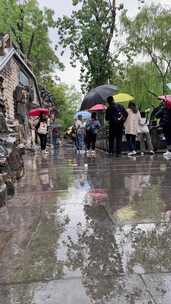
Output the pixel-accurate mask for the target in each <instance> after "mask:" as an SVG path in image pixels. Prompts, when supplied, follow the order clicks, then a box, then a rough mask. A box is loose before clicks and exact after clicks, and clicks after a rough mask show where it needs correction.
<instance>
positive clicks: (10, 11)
mask: <svg viewBox="0 0 171 304" xmlns="http://www.w3.org/2000/svg"><path fill="white" fill-rule="evenodd" d="M0 15H1V20H0V31H1V32H10V33H11V35H12V39H13V41H14V43H15V44H16V46H17V48H18V50H19V51H21V52H22V53H23V54H24V55H25V57H26V58H27V59H28V60H30V61H31V62H32V64H33V70H34V72H35V74H36V75H37V77H38V78H39V80H41V78H42V76H43V75H44V74H49V73H50V72H52V71H53V69H54V66H55V65H56V66H57V67H60V68H61V67H62V65H61V64H60V62H59V59H58V58H57V56H56V54H55V51H54V50H53V48H52V46H51V41H50V39H49V34H48V32H49V28H51V27H54V26H55V21H54V12H53V11H52V10H50V9H46V8H45V9H44V10H41V9H40V8H39V5H38V2H37V1H36V0H27V1H24V2H23V4H19V2H18V1H17V0H0Z"/></svg>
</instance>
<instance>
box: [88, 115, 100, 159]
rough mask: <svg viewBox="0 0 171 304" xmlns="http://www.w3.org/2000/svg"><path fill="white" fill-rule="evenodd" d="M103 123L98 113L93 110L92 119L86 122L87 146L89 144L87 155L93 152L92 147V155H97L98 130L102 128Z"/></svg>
mask: <svg viewBox="0 0 171 304" xmlns="http://www.w3.org/2000/svg"><path fill="white" fill-rule="evenodd" d="M100 127H101V125H100V122H99V120H98V119H97V117H96V113H95V112H93V113H92V114H91V119H90V120H88V121H87V123H86V127H85V128H86V146H87V155H90V154H91V150H90V149H92V155H95V153H96V151H95V150H96V138H97V132H98V130H99V129H100Z"/></svg>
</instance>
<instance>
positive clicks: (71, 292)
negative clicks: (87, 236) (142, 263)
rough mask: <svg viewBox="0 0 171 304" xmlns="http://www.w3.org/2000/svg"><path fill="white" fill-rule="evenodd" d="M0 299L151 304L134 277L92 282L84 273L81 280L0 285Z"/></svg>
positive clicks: (27, 303)
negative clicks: (0, 286)
mask: <svg viewBox="0 0 171 304" xmlns="http://www.w3.org/2000/svg"><path fill="white" fill-rule="evenodd" d="M87 275H88V274H87ZM0 299H2V301H3V302H2V303H3V304H11V303H12V304H18V303H22V304H45V303H46V304H61V303H65V304H71V303H73V304H74V303H80V304H82V303H83V304H91V303H103V304H127V303H130V304H132V303H135V304H155V302H154V301H153V299H152V297H151V296H150V294H149V293H148V291H147V290H146V287H145V286H144V284H143V282H142V280H141V279H140V278H139V277H138V276H129V277H119V278H117V277H115V276H113V277H106V278H104V277H103V278H101V277H96V279H94V278H91V276H90V277H87V276H86V274H85V278H83V279H82V280H81V279H80V278H74V279H67V280H57V281H56V280H54V281H50V282H44V283H41V282H39V283H32V284H28V285H25V284H20V285H14V286H3V287H2V288H1V289H0ZM11 301H12V302H11Z"/></svg>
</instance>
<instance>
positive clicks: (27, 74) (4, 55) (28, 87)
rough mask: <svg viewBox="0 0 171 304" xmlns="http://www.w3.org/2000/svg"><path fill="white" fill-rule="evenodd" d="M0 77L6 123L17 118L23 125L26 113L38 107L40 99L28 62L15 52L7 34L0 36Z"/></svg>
mask: <svg viewBox="0 0 171 304" xmlns="http://www.w3.org/2000/svg"><path fill="white" fill-rule="evenodd" d="M0 76H1V77H2V78H3V99H4V100H5V109H6V119H7V121H8V120H9V121H13V120H14V119H15V118H17V119H18V120H19V121H20V123H23V124H25V120H26V119H27V118H26V116H27V115H26V114H27V112H28V111H29V110H30V109H32V108H34V107H40V105H41V97H40V93H39V88H38V84H37V80H36V77H35V75H34V73H33V71H32V69H31V66H30V64H29V62H28V61H27V60H26V59H25V58H24V55H23V54H20V53H19V52H18V51H17V49H16V47H15V46H14V45H13V44H12V43H11V40H10V36H9V35H8V34H0Z"/></svg>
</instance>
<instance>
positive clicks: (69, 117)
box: [44, 78, 81, 129]
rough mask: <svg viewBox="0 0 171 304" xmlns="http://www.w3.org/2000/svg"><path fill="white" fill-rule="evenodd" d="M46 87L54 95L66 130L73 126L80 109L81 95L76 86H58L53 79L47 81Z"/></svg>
mask: <svg viewBox="0 0 171 304" xmlns="http://www.w3.org/2000/svg"><path fill="white" fill-rule="evenodd" d="M44 86H45V87H46V88H47V89H48V90H49V92H50V93H51V94H52V95H53V99H54V102H55V104H56V106H57V108H58V112H59V114H58V119H59V120H60V121H61V123H62V127H63V128H64V129H65V128H67V127H69V126H71V125H72V124H73V118H74V114H75V113H76V112H77V111H78V110H79V108H80V100H81V95H80V93H79V92H78V91H77V90H76V88H75V87H74V86H68V85H67V84H64V83H60V84H56V83H55V82H54V81H53V80H52V79H50V78H49V79H47V80H46V81H45V82H44Z"/></svg>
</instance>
